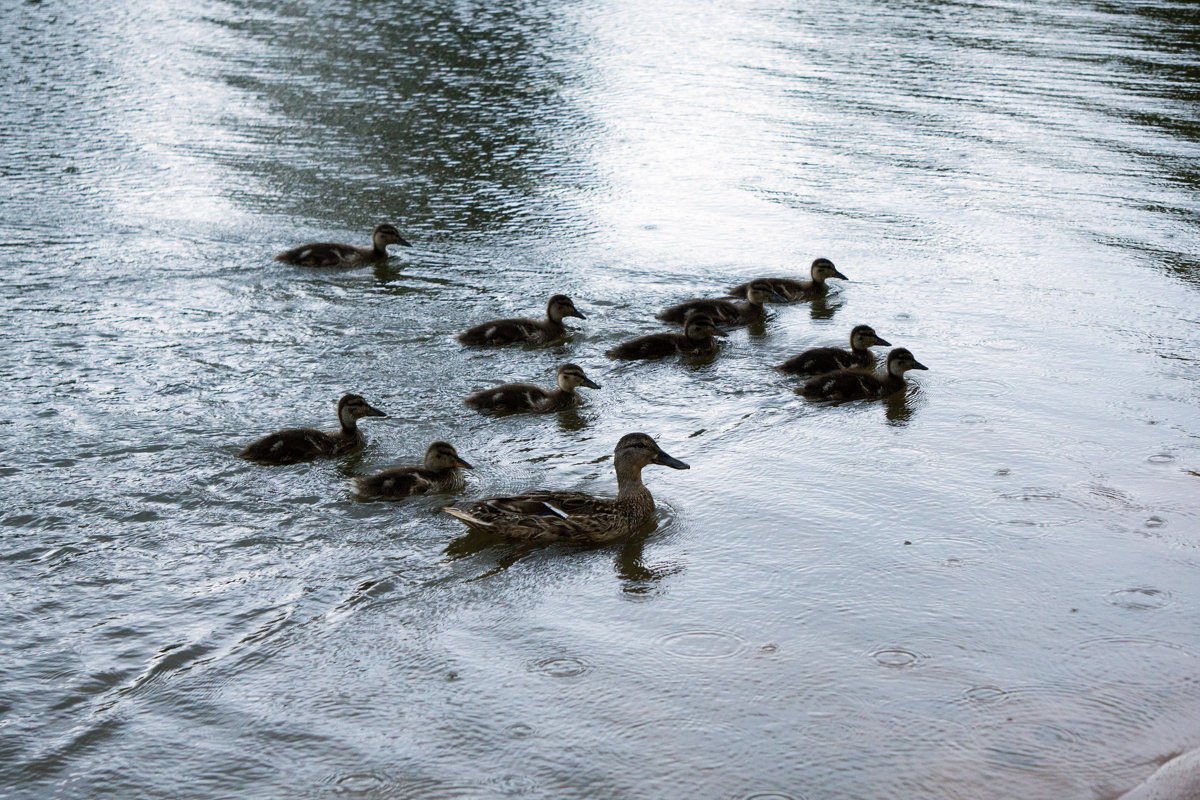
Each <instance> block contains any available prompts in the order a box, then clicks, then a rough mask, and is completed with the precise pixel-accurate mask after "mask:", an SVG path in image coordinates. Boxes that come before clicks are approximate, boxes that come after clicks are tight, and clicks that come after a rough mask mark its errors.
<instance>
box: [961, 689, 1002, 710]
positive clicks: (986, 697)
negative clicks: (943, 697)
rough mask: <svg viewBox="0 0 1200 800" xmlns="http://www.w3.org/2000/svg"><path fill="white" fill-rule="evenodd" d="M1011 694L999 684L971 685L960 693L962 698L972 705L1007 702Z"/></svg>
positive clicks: (991, 704)
mask: <svg viewBox="0 0 1200 800" xmlns="http://www.w3.org/2000/svg"><path fill="white" fill-rule="evenodd" d="M1010 697H1011V695H1010V694H1009V693H1008V692H1006V691H1005V690H1003V689H1001V688H1000V687H999V686H972V687H971V688H970V689H967V690H966V691H965V692H963V693H962V699H963V700H966V701H967V702H969V703H971V704H973V705H979V706H994V705H999V704H1000V703H1004V702H1007V701H1008V700H1009V698H1010Z"/></svg>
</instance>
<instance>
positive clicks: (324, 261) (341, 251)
mask: <svg viewBox="0 0 1200 800" xmlns="http://www.w3.org/2000/svg"><path fill="white" fill-rule="evenodd" d="M371 244H372V246H371V247H355V246H354V245H352V244H337V243H336V242H313V243H312V244H302V245H300V246H299V247H293V248H292V249H291V250H286V251H284V252H282V253H280V254H279V255H277V256H275V260H276V261H282V262H284V263H285V264H296V265H298V266H301V267H357V266H359V265H360V264H374V263H375V262H376V261H383V260H384V259H386V258H387V257H388V252H387V246H388V245H389V244H398V245H400V246H401V247H412V245H411V244H409V243H408V242H406V241H405V240H404V237H403V236H401V235H400V231H398V230H396V228H395V226H393V225H386V224H385V225H377V226H376V227H375V232H374V233H373V234H372V235H371Z"/></svg>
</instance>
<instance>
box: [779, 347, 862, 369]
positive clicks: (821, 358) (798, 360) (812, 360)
mask: <svg viewBox="0 0 1200 800" xmlns="http://www.w3.org/2000/svg"><path fill="white" fill-rule="evenodd" d="M857 366H859V364H858V361H857V360H856V359H855V358H854V355H853V354H852V353H850V352H849V351H847V350H843V349H842V348H840V347H814V348H813V349H812V350H805V351H804V352H803V353H801V354H800V355H798V356H792V357H791V358H789V359H788V360H787V361H785V362H783V363H782V364H780V365H779V371H780V372H786V373H788V374H790V375H824V374H825V373H828V372H836V371H837V370H840V369H851V368H852V367H857Z"/></svg>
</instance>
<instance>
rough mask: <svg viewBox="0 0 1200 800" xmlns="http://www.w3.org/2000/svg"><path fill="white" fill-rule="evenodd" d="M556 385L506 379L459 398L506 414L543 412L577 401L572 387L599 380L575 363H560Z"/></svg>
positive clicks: (593, 384) (478, 407)
mask: <svg viewBox="0 0 1200 800" xmlns="http://www.w3.org/2000/svg"><path fill="white" fill-rule="evenodd" d="M556 382H557V383H558V388H557V389H543V388H542V387H540V386H534V385H533V384H532V383H506V384H504V385H503V386H497V387H495V388H493V389H484V390H483V391H481V392H476V393H475V394H473V395H471V396H470V397H468V398H467V399H466V400H464V401H463V402H464V403H466V404H467V405H468V406H470V407H471V408H474V409H476V410H477V411H492V412H496V413H501V414H506V413H512V412H517V411H534V412H537V413H539V414H547V413H550V412H552V411H562V410H563V409H564V408H570V407H571V406H573V405H575V404H576V403H578V402H579V395H577V394H576V393H575V390H576V389H577V388H578V387H580V386H586V387H588V388H589V389H599V388H600V384H598V383H596V382H595V381H594V380H592V379H591V378H589V377H588V376H587V375H585V374H584V372H583V368H581V367H579V366H578V365H576V364H563V365H562V366H561V367H559V368H558V373H557V376H556Z"/></svg>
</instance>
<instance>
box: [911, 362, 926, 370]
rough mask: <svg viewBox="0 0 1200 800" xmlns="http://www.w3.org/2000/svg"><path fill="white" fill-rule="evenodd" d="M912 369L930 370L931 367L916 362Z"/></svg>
mask: <svg viewBox="0 0 1200 800" xmlns="http://www.w3.org/2000/svg"><path fill="white" fill-rule="evenodd" d="M912 368H913V369H929V367H927V366H925V365H924V364H922V363H921V362H920V361H914V362H913V363H912Z"/></svg>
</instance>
